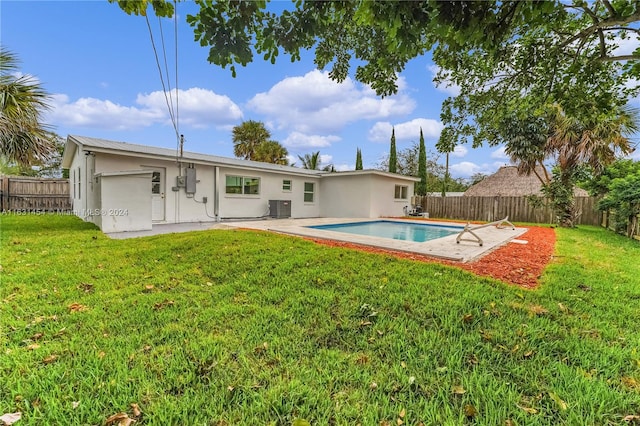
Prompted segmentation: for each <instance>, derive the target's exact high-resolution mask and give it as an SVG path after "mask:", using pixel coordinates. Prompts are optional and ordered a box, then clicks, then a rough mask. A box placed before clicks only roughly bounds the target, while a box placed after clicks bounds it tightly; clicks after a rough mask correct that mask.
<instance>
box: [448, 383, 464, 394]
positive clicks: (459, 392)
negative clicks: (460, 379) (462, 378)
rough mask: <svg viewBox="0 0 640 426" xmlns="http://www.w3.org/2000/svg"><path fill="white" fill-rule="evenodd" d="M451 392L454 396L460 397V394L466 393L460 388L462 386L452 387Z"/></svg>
mask: <svg viewBox="0 0 640 426" xmlns="http://www.w3.org/2000/svg"><path fill="white" fill-rule="evenodd" d="M451 392H452V393H453V394H454V395H462V394H464V393H466V392H467V391H466V390H465V389H464V387H462V386H460V385H458V386H454V387H452V388H451Z"/></svg>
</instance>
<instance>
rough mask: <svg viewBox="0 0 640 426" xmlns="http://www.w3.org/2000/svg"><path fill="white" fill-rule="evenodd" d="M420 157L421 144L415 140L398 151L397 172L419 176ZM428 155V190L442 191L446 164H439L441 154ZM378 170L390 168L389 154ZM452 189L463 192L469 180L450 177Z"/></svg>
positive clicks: (467, 186) (380, 162) (379, 163)
mask: <svg viewBox="0 0 640 426" xmlns="http://www.w3.org/2000/svg"><path fill="white" fill-rule="evenodd" d="M419 157H420V145H419V143H417V142H414V143H413V144H412V145H411V146H409V147H407V148H405V149H402V150H400V151H398V155H397V166H398V170H397V173H398V174H401V175H404V176H414V177H417V176H418V169H419ZM426 157H427V167H426V169H427V190H426V193H429V192H440V190H441V189H442V185H443V183H444V179H445V175H446V169H445V166H443V165H442V164H439V163H438V161H440V154H438V153H437V152H431V151H429V153H428V155H426ZM375 168H376V169H378V170H384V171H386V170H389V156H388V155H387V156H385V157H384V158H382V159H381V160H380V161H379V162H378V164H376V166H375ZM448 188H449V190H450V191H455V192H461V191H465V190H466V189H467V188H469V184H468V182H466V181H465V180H464V179H461V178H460V179H449V186H448Z"/></svg>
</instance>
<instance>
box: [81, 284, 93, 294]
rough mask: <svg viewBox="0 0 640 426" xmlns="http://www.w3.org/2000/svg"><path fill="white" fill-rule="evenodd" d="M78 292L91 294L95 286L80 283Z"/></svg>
mask: <svg viewBox="0 0 640 426" xmlns="http://www.w3.org/2000/svg"><path fill="white" fill-rule="evenodd" d="M78 290H82V291H84V292H85V293H91V292H92V291H93V284H89V283H80V285H79V286H78Z"/></svg>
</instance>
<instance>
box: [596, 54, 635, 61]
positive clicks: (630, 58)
mask: <svg viewBox="0 0 640 426" xmlns="http://www.w3.org/2000/svg"><path fill="white" fill-rule="evenodd" d="M598 59H599V60H600V61H602V62H617V61H638V60H640V56H638V55H621V56H603V57H600V58H598Z"/></svg>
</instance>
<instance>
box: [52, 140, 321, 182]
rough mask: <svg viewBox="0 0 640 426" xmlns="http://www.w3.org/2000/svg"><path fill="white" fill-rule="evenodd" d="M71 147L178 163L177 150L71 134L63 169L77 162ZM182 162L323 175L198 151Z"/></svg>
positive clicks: (313, 171) (315, 171)
mask: <svg viewBox="0 0 640 426" xmlns="http://www.w3.org/2000/svg"><path fill="white" fill-rule="evenodd" d="M71 144H75V145H78V146H81V147H82V149H83V150H84V151H94V152H104V153H114V154H120V155H129V156H140V157H146V158H160V159H164V160H174V161H175V160H176V159H177V157H176V150H175V149H170V148H160V147H157V146H149V145H138V144H133V143H128V142H117V141H110V140H106V139H98V138H91V137H87V136H77V135H69V136H68V137H67V144H66V146H65V149H64V155H63V157H62V167H65V168H68V167H69V166H70V165H71V161H72V159H73V153H74V150H73V149H70V148H71ZM182 161H183V162H186V163H204V164H213V165H220V166H231V167H238V168H246V169H253V170H255V169H258V170H268V171H273V172H282V173H287V174H298V175H306V176H320V175H322V172H321V171H320V170H308V169H302V168H298V167H291V166H282V165H279V164H271V163H262V162H259V161H249V160H241V159H238V158H229V157H220V156H217V155H210V154H200V153H197V152H189V151H184V152H183V155H182Z"/></svg>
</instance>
